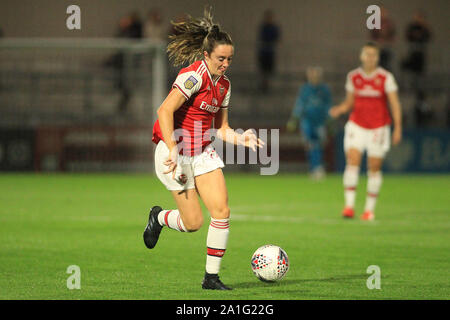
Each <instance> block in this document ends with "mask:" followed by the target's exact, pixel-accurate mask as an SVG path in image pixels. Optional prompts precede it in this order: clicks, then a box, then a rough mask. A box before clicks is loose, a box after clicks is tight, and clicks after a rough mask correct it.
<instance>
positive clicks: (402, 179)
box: [0, 173, 450, 299]
mask: <svg viewBox="0 0 450 320" xmlns="http://www.w3.org/2000/svg"><path fill="white" fill-rule="evenodd" d="M225 176H226V181H227V186H228V190H229V198H230V201H229V202H230V208H231V229H230V238H229V243H228V249H227V252H226V254H225V257H224V260H223V262H222V270H221V279H222V280H223V282H224V283H225V284H228V285H230V286H231V287H233V288H234V290H233V291H229V292H217V291H205V290H202V289H201V285H200V283H201V280H202V277H203V274H204V267H205V259H206V258H205V251H206V234H207V229H208V228H207V223H208V222H209V218H208V213H207V212H206V210H204V215H205V224H204V225H203V227H202V228H201V229H200V230H199V231H198V232H195V233H191V234H186V233H178V232H176V231H173V230H169V229H167V228H165V229H163V231H162V233H161V237H160V241H159V243H158V245H157V247H156V248H155V249H153V250H148V249H147V248H146V247H145V246H144V243H143V241H142V232H143V230H144V227H145V224H146V221H147V214H148V209H149V208H150V207H151V206H152V205H155V204H158V205H161V206H162V207H164V208H174V202H173V200H172V198H171V195H170V193H169V192H168V191H166V190H165V188H164V187H163V186H162V185H161V184H160V182H159V181H158V180H157V178H156V177H155V176H152V175H131V174H130V175H119V174H117V175H110V174H104V175H102V174H96V175H63V174H61V175H59V174H56V175H38V174H29V175H28V174H2V175H0V299H449V298H450V197H449V194H450V193H449V191H450V176H449V175H388V174H386V175H385V176H384V185H383V187H382V190H381V194H380V199H379V201H378V205H377V212H376V213H377V217H376V221H374V222H363V221H360V220H359V219H354V220H351V221H349V220H343V219H342V218H341V216H340V212H341V209H342V206H343V192H342V185H341V176H340V175H331V176H329V177H327V178H326V180H324V181H322V182H314V181H311V180H309V179H308V177H307V176H305V175H297V174H290V175H283V174H279V175H276V176H260V175H257V174H233V173H226V175H225ZM365 186H366V179H365V176H361V179H360V184H359V193H358V198H357V213H358V216H359V214H361V211H362V209H363V205H364V198H365V194H364V193H365V189H366V188H365ZM211 192H214V190H211ZM270 243H271V244H276V245H279V246H281V247H282V248H284V249H285V250H286V252H287V253H288V255H289V258H290V263H291V267H290V270H289V272H288V274H287V276H286V278H285V279H283V280H282V281H280V282H278V283H274V284H267V283H263V282H260V281H259V280H257V279H256V277H255V276H254V275H253V274H252V271H251V268H250V258H251V255H252V253H253V252H254V250H256V248H258V247H259V246H261V245H264V244H270ZM69 265H78V266H79V267H80V268H81V289H80V290H69V289H67V287H66V280H67V278H68V277H69V274H67V273H66V270H67V267H68V266H69ZM370 265H377V266H379V267H380V269H381V289H380V290H377V289H373V290H369V289H368V288H367V287H366V281H367V278H368V277H369V276H370V275H369V274H367V273H366V270H367V267H368V266H370Z"/></svg>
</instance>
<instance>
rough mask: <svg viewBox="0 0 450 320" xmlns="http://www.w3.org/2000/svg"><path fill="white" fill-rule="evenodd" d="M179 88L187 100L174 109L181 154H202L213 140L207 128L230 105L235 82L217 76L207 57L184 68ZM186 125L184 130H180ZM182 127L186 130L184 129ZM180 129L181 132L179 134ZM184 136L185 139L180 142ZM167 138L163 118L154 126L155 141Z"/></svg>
mask: <svg viewBox="0 0 450 320" xmlns="http://www.w3.org/2000/svg"><path fill="white" fill-rule="evenodd" d="M174 88H177V89H178V90H180V92H181V93H182V94H183V95H184V96H185V98H186V101H185V102H184V103H183V105H182V106H181V107H180V108H179V109H178V110H177V111H175V113H174V115H173V116H174V130H176V131H175V138H176V140H177V143H178V146H179V147H180V146H181V148H180V154H183V155H188V156H193V155H197V154H200V153H201V152H202V151H203V150H204V148H205V147H206V146H208V145H209V144H210V143H211V140H210V137H209V135H208V134H206V135H205V133H206V131H207V130H208V129H210V128H211V125H212V121H213V119H214V117H215V115H216V113H217V112H218V111H219V110H220V109H221V108H227V107H228V103H229V101H230V95H231V84H230V81H229V80H228V78H227V77H226V76H221V77H219V78H218V79H216V80H214V81H213V79H212V77H211V74H210V73H209V70H208V66H207V64H206V62H205V61H204V60H200V61H196V62H194V63H193V64H191V65H190V66H189V67H187V68H183V69H181V71H180V72H179V73H178V76H177V78H176V80H175V82H174V83H173V85H172V90H173V89H174ZM177 129H184V130H177ZM180 131H182V132H180ZM177 133H178V134H177ZM180 137H182V140H183V142H181V143H179V142H180V140H181V139H180ZM160 140H163V141H164V139H163V136H162V133H161V128H160V126H159V120H156V122H155V125H154V126H153V138H152V141H153V142H154V143H158V142H159V141H160Z"/></svg>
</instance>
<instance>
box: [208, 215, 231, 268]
mask: <svg viewBox="0 0 450 320" xmlns="http://www.w3.org/2000/svg"><path fill="white" fill-rule="evenodd" d="M229 232H230V219H214V218H211V223H210V224H209V229H208V236H207V238H206V247H207V249H206V250H207V255H206V272H207V273H209V274H218V273H219V269H220V263H221V262H222V257H223V255H224V254H225V250H226V248H227V243H228V234H229Z"/></svg>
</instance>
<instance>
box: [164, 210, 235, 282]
mask: <svg viewBox="0 0 450 320" xmlns="http://www.w3.org/2000/svg"><path fill="white" fill-rule="evenodd" d="M158 222H159V224H160V225H162V226H167V227H169V228H170V229H174V230H177V231H181V232H188V231H187V229H186V228H185V226H184V224H183V220H182V219H181V216H180V212H179V211H178V210H162V211H161V212H160V213H159V214H158ZM229 232H230V219H214V218H211V222H210V224H209V229H208V236H207V238H206V247H207V249H206V250H207V251H206V253H207V255H206V272H207V273H209V274H218V273H219V270H220V263H221V262H222V257H223V255H224V254H225V250H226V248H227V243H228V234H229Z"/></svg>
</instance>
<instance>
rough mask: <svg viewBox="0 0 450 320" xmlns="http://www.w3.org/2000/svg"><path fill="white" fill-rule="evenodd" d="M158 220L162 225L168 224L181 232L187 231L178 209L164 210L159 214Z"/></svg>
mask: <svg viewBox="0 0 450 320" xmlns="http://www.w3.org/2000/svg"><path fill="white" fill-rule="evenodd" d="M158 222H159V224H160V225H162V226H167V227H169V228H170V229H174V230H177V231H181V232H187V229H186V228H185V226H184V224H183V220H182V219H181V216H180V212H179V211H178V210H162V211H161V212H160V213H159V214H158Z"/></svg>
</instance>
